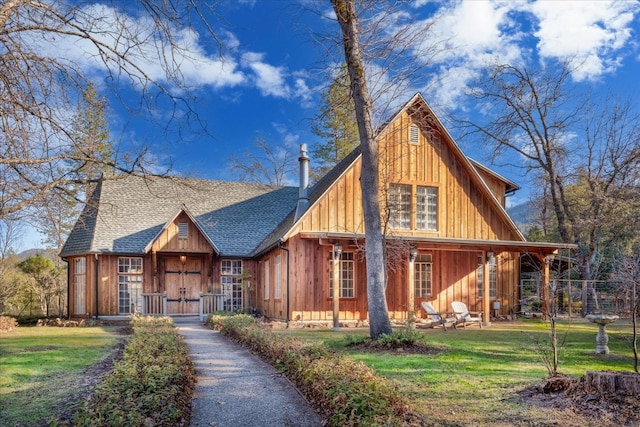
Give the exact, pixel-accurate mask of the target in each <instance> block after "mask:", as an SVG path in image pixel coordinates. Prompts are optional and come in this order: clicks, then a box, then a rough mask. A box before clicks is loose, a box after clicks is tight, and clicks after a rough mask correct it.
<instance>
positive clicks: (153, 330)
mask: <svg viewBox="0 0 640 427" xmlns="http://www.w3.org/2000/svg"><path fill="white" fill-rule="evenodd" d="M131 323H132V326H133V336H132V337H131V338H130V339H129V342H128V344H127V346H126V347H125V350H124V355H123V358H122V360H120V361H118V362H116V363H115V364H114V367H113V370H112V371H111V372H110V373H109V374H108V375H107V376H106V377H105V379H104V380H103V381H102V382H101V383H100V384H99V385H98V386H97V387H96V388H95V389H94V390H93V393H92V395H91V396H90V397H89V398H88V399H87V400H85V401H84V402H82V404H81V406H80V409H79V410H78V412H77V413H76V414H75V416H74V419H73V424H74V425H75V426H187V425H189V420H190V418H191V397H192V396H193V390H194V387H195V376H194V373H195V372H194V368H193V364H192V363H191V360H190V359H189V351H188V348H187V345H186V344H185V343H184V340H183V339H182V337H181V336H180V335H178V333H177V331H176V328H175V327H174V326H173V323H172V320H171V319H170V318H154V317H135V318H133V319H132V321H131Z"/></svg>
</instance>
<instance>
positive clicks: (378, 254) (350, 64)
mask: <svg viewBox="0 0 640 427" xmlns="http://www.w3.org/2000/svg"><path fill="white" fill-rule="evenodd" d="M331 4H332V5H333V9H334V11H335V13H336V16H337V18H338V23H339V24H340V28H341V30H342V35H343V43H344V53H345V59H346V63H347V68H348V70H349V79H350V82H351V94H352V96H353V100H354V104H355V110H356V119H357V122H358V132H359V134H360V149H361V152H362V174H361V176H360V186H361V187H362V209H363V212H364V223H365V229H366V241H365V250H366V254H365V256H366V260H367V301H368V311H369V322H370V335H371V339H373V340H376V339H378V338H379V337H380V336H381V335H384V334H390V333H391V332H392V330H391V322H390V321H389V311H388V308H387V300H386V296H385V288H386V282H385V263H384V242H383V236H382V224H381V220H380V200H379V196H378V195H379V185H378V151H377V144H376V141H375V137H376V135H375V132H374V129H373V118H372V109H373V105H372V100H371V97H370V96H369V90H368V87H367V81H366V78H365V76H366V72H365V68H364V62H363V60H362V50H361V48H360V44H359V37H358V15H357V14H356V9H355V5H354V2H353V1H347V0H331Z"/></svg>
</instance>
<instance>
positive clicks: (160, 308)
mask: <svg viewBox="0 0 640 427" xmlns="http://www.w3.org/2000/svg"><path fill="white" fill-rule="evenodd" d="M224 296H225V295H224V294H203V293H200V307H199V308H200V310H199V314H200V320H201V321H203V322H204V321H205V320H206V319H207V316H208V315H209V314H211V313H213V312H215V311H222V310H224ZM142 314H144V315H152V316H153V315H160V316H164V315H167V314H168V313H167V293H166V292H161V293H149V294H142Z"/></svg>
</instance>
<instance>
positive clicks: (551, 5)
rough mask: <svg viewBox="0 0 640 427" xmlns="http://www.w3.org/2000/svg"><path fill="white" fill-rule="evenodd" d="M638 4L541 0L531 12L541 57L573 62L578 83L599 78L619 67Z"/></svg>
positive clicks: (639, 7)
mask: <svg viewBox="0 0 640 427" xmlns="http://www.w3.org/2000/svg"><path fill="white" fill-rule="evenodd" d="M639 9H640V4H639V3H638V2H635V1H634V2H626V1H617V2H616V1H614V2H609V1H588V2H587V1H564V2H544V1H538V2H536V3H534V4H532V5H531V7H530V10H531V13H532V14H533V15H534V16H535V17H536V18H537V19H538V29H537V31H536V32H535V33H534V34H535V36H536V37H537V38H538V40H539V41H538V45H537V47H538V50H539V53H540V55H541V56H542V57H549V58H559V59H571V58H573V59H574V60H575V61H577V62H578V64H581V66H580V67H579V69H578V70H577V71H576V72H575V73H574V78H575V79H576V80H584V79H591V78H595V77H598V76H600V75H602V74H605V73H608V72H611V71H613V70H615V69H616V68H617V66H618V65H619V62H620V61H619V58H618V51H619V50H620V49H621V48H622V47H624V46H625V45H626V44H627V43H628V42H629V40H630V38H631V36H632V34H631V33H632V32H631V28H630V24H631V23H632V22H633V18H634V14H635V13H638V10H639Z"/></svg>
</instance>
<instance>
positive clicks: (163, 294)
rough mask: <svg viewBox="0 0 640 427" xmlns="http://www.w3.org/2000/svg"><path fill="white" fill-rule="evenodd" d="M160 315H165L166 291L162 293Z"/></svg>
mask: <svg viewBox="0 0 640 427" xmlns="http://www.w3.org/2000/svg"><path fill="white" fill-rule="evenodd" d="M162 315H163V316H166V315H167V291H164V292H163V293H162Z"/></svg>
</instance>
